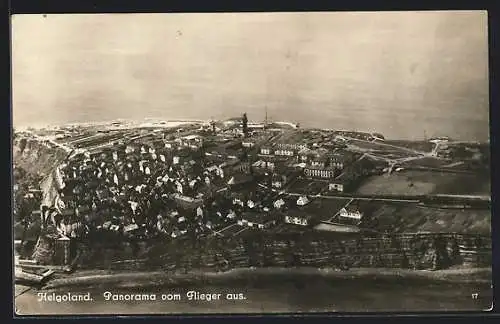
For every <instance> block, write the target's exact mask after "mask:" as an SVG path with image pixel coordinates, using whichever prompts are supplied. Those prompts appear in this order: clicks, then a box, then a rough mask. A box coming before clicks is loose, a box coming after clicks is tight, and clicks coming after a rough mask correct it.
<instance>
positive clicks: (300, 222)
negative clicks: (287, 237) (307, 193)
mask: <svg viewBox="0 0 500 324" xmlns="http://www.w3.org/2000/svg"><path fill="white" fill-rule="evenodd" d="M285 223H287V224H294V225H302V226H307V225H308V220H307V219H306V218H301V217H292V216H288V215H287V216H285Z"/></svg>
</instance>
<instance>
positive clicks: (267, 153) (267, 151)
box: [260, 147, 271, 155]
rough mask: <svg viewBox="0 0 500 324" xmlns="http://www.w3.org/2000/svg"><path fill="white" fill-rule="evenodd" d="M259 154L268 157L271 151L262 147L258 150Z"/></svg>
mask: <svg viewBox="0 0 500 324" xmlns="http://www.w3.org/2000/svg"><path fill="white" fill-rule="evenodd" d="M260 154H264V155H269V154H271V149H270V148H269V147H262V148H261V149H260Z"/></svg>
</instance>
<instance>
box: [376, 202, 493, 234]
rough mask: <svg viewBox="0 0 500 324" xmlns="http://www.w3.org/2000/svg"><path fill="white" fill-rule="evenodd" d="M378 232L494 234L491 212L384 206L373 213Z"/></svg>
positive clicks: (415, 206) (406, 205)
mask: <svg viewBox="0 0 500 324" xmlns="http://www.w3.org/2000/svg"><path fill="white" fill-rule="evenodd" d="M370 217H371V218H373V219H376V221H377V225H376V226H375V228H374V229H375V230H377V231H386V230H388V231H391V232H398V233H401V232H408V233H416V232H434V233H439V232H456V233H474V234H484V235H490V234H491V211H490V210H488V209H484V210H461V209H438V208H426V207H421V206H418V205H409V204H388V203H383V204H382V203H380V204H378V207H377V208H376V209H375V210H374V211H373V212H372V213H371V215H370Z"/></svg>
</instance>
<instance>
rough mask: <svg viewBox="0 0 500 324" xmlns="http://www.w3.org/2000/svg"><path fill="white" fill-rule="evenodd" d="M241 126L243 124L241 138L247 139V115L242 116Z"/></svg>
mask: <svg viewBox="0 0 500 324" xmlns="http://www.w3.org/2000/svg"><path fill="white" fill-rule="evenodd" d="M241 121H242V124H243V136H245V137H248V118H247V113H244V114H243V118H242V120H241Z"/></svg>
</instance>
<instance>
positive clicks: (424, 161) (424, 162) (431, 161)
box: [401, 157, 450, 168]
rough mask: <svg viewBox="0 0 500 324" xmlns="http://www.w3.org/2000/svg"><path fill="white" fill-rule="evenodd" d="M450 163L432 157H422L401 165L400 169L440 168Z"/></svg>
mask: <svg viewBox="0 0 500 324" xmlns="http://www.w3.org/2000/svg"><path fill="white" fill-rule="evenodd" d="M449 164H450V162H449V161H446V160H440V159H435V158H432V157H424V158H421V159H418V160H411V161H407V162H404V163H402V164H401V166H402V167H429V168H440V167H444V166H446V165H449Z"/></svg>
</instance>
